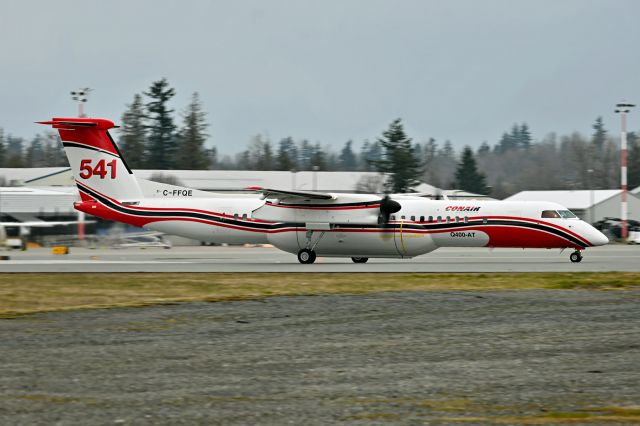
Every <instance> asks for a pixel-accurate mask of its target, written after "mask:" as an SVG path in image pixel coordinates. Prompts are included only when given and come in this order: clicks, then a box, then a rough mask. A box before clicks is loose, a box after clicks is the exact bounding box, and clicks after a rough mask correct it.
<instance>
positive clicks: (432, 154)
mask: <svg viewBox="0 0 640 426" xmlns="http://www.w3.org/2000/svg"><path fill="white" fill-rule="evenodd" d="M437 154H438V143H437V142H436V140H435V139H434V138H429V140H428V141H427V143H426V144H425V145H424V148H423V149H422V158H423V162H424V164H425V165H427V168H428V165H430V164H431V162H432V161H433V160H434V159H435V158H436V155H437Z"/></svg>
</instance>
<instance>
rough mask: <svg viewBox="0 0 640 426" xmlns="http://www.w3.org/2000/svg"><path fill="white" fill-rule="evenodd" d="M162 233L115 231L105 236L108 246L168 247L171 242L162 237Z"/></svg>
mask: <svg viewBox="0 0 640 426" xmlns="http://www.w3.org/2000/svg"><path fill="white" fill-rule="evenodd" d="M163 235H164V234H163V233H161V232H155V231H146V232H123V233H115V234H112V235H109V236H108V237H107V241H108V243H109V246H110V247H112V248H127V247H139V248H147V247H149V248H153V247H159V248H164V249H170V248H171V247H172V246H171V243H170V242H169V241H167V240H165V239H164V237H163Z"/></svg>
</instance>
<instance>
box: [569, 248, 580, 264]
mask: <svg viewBox="0 0 640 426" xmlns="http://www.w3.org/2000/svg"><path fill="white" fill-rule="evenodd" d="M569 260H571V261H572V262H573V263H578V262H580V261H582V254H580V252H579V251H574V252H573V253H571V254H570V255H569Z"/></svg>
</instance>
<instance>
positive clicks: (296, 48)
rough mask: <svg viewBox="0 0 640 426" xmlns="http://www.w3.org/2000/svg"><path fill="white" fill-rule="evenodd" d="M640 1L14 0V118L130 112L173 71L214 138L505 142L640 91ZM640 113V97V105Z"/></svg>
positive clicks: (10, 34)
mask: <svg viewBox="0 0 640 426" xmlns="http://www.w3.org/2000/svg"><path fill="white" fill-rule="evenodd" d="M639 41H640V1H634V0H599V1H592V0H534V1H525V0H519V1H514V0H457V1H456V0H447V1H445V0H441V1H427V0H396V1H391V0H388V1H378V0H324V1H303V0H287V1H274V0H272V1H265V0H256V1H242V0H239V1H238V0H234V1H181V2H177V1H158V0H155V1H151V0H144V1H143V0H139V1H136V0H125V1H96V0H83V1H79V0H78V1H71V0H56V1H55V2H52V1H44V0H43V1H30V0H21V1H11V2H9V1H7V2H4V3H3V5H2V12H1V13H0V47H1V48H0V64H1V67H0V76H1V77H2V80H1V81H2V83H1V86H0V87H1V90H0V127H3V128H4V129H5V132H8V133H12V134H15V135H18V136H25V137H31V136H33V135H34V134H35V133H36V132H38V131H40V129H39V128H38V127H37V126H36V125H34V124H32V122H33V121H35V120H41V119H46V118H50V117H52V116H69V115H73V114H74V113H75V111H76V107H75V105H74V104H73V103H72V102H71V100H70V98H69V91H70V90H73V89H75V88H77V87H80V86H88V87H91V88H93V89H94V92H93V93H92V94H91V98H90V100H89V103H88V105H87V110H88V112H89V114H90V115H92V116H100V117H105V118H111V119H114V120H115V121H119V119H120V117H121V115H122V112H123V110H124V108H125V104H127V103H129V102H131V99H132V97H133V94H134V93H136V92H141V91H143V90H145V89H146V88H147V87H148V86H149V85H150V83H151V82H152V81H153V80H156V79H159V78H161V77H167V78H168V80H169V82H170V83H171V85H172V86H173V87H174V88H175V89H176V91H177V93H178V95H177V96H176V98H175V99H174V102H173V103H172V104H173V107H174V108H175V109H176V110H177V111H180V110H182V109H183V108H184V107H185V105H186V103H187V102H188V99H189V96H190V94H191V93H192V92H193V91H198V92H200V94H201V98H202V101H203V103H204V107H205V110H206V111H207V112H208V118H209V122H210V124H211V129H210V134H211V139H210V143H212V144H215V145H216V146H218V147H219V149H220V151H221V152H224V153H229V152H237V151H239V150H240V149H241V148H243V147H244V146H245V145H246V143H247V141H248V140H249V139H250V137H251V136H252V135H255V134H257V133H263V134H267V135H268V136H269V137H270V138H271V139H272V140H274V141H277V140H279V139H280V138H281V137H284V136H288V135H291V136H293V137H294V138H297V139H298V138H308V139H310V140H312V141H314V142H315V141H320V142H322V143H323V144H331V145H334V146H338V145H342V144H343V143H344V141H346V140H348V139H354V140H355V141H357V143H358V144H360V143H361V141H362V140H363V139H365V138H369V139H374V138H375V137H376V136H378V135H379V134H380V132H381V131H382V130H383V129H384V128H385V127H386V126H387V125H388V124H389V123H390V122H391V121H392V120H393V119H394V118H396V117H401V118H402V119H403V120H404V122H405V125H406V128H407V131H408V133H409V134H410V136H412V137H413V138H414V139H415V140H416V141H417V142H421V141H423V140H425V139H426V138H428V137H435V138H436V139H438V140H439V141H442V140H444V139H451V141H452V142H453V143H454V145H455V146H457V147H461V146H462V145H464V144H471V145H474V146H477V145H479V144H480V143H481V142H482V141H483V140H487V141H489V142H490V143H494V142H495V141H496V140H497V139H498V138H499V136H500V134H501V133H502V132H503V131H504V130H505V129H507V128H509V127H510V126H511V124H512V123H514V122H522V121H526V122H528V123H529V124H530V126H531V128H532V131H533V134H534V137H536V138H540V137H542V136H544V135H545V134H546V133H548V132H551V131H556V132H559V133H568V132H571V131H574V130H578V131H582V132H590V130H591V129H590V125H591V123H592V122H593V120H594V118H595V117H596V116H598V115H602V116H603V117H604V119H605V123H606V125H607V126H608V128H609V129H611V130H613V131H616V132H617V130H618V121H617V119H616V117H615V115H614V114H613V109H614V104H615V103H616V102H617V101H619V100H621V99H623V98H626V99H629V100H630V101H640V90H639V89H640V87H639V84H638V83H639V79H640V54H638V50H637V45H638V42H639ZM630 126H631V127H632V128H636V129H637V128H640V111H637V112H636V113H635V114H634V115H633V116H632V117H631V118H630Z"/></svg>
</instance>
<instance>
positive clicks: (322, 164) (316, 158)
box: [310, 142, 327, 170]
mask: <svg viewBox="0 0 640 426" xmlns="http://www.w3.org/2000/svg"><path fill="white" fill-rule="evenodd" d="M310 163H311V169H312V170H327V155H326V153H325V152H324V150H323V149H322V146H321V145H320V142H316V144H315V145H313V147H312V150H311V159H310Z"/></svg>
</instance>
